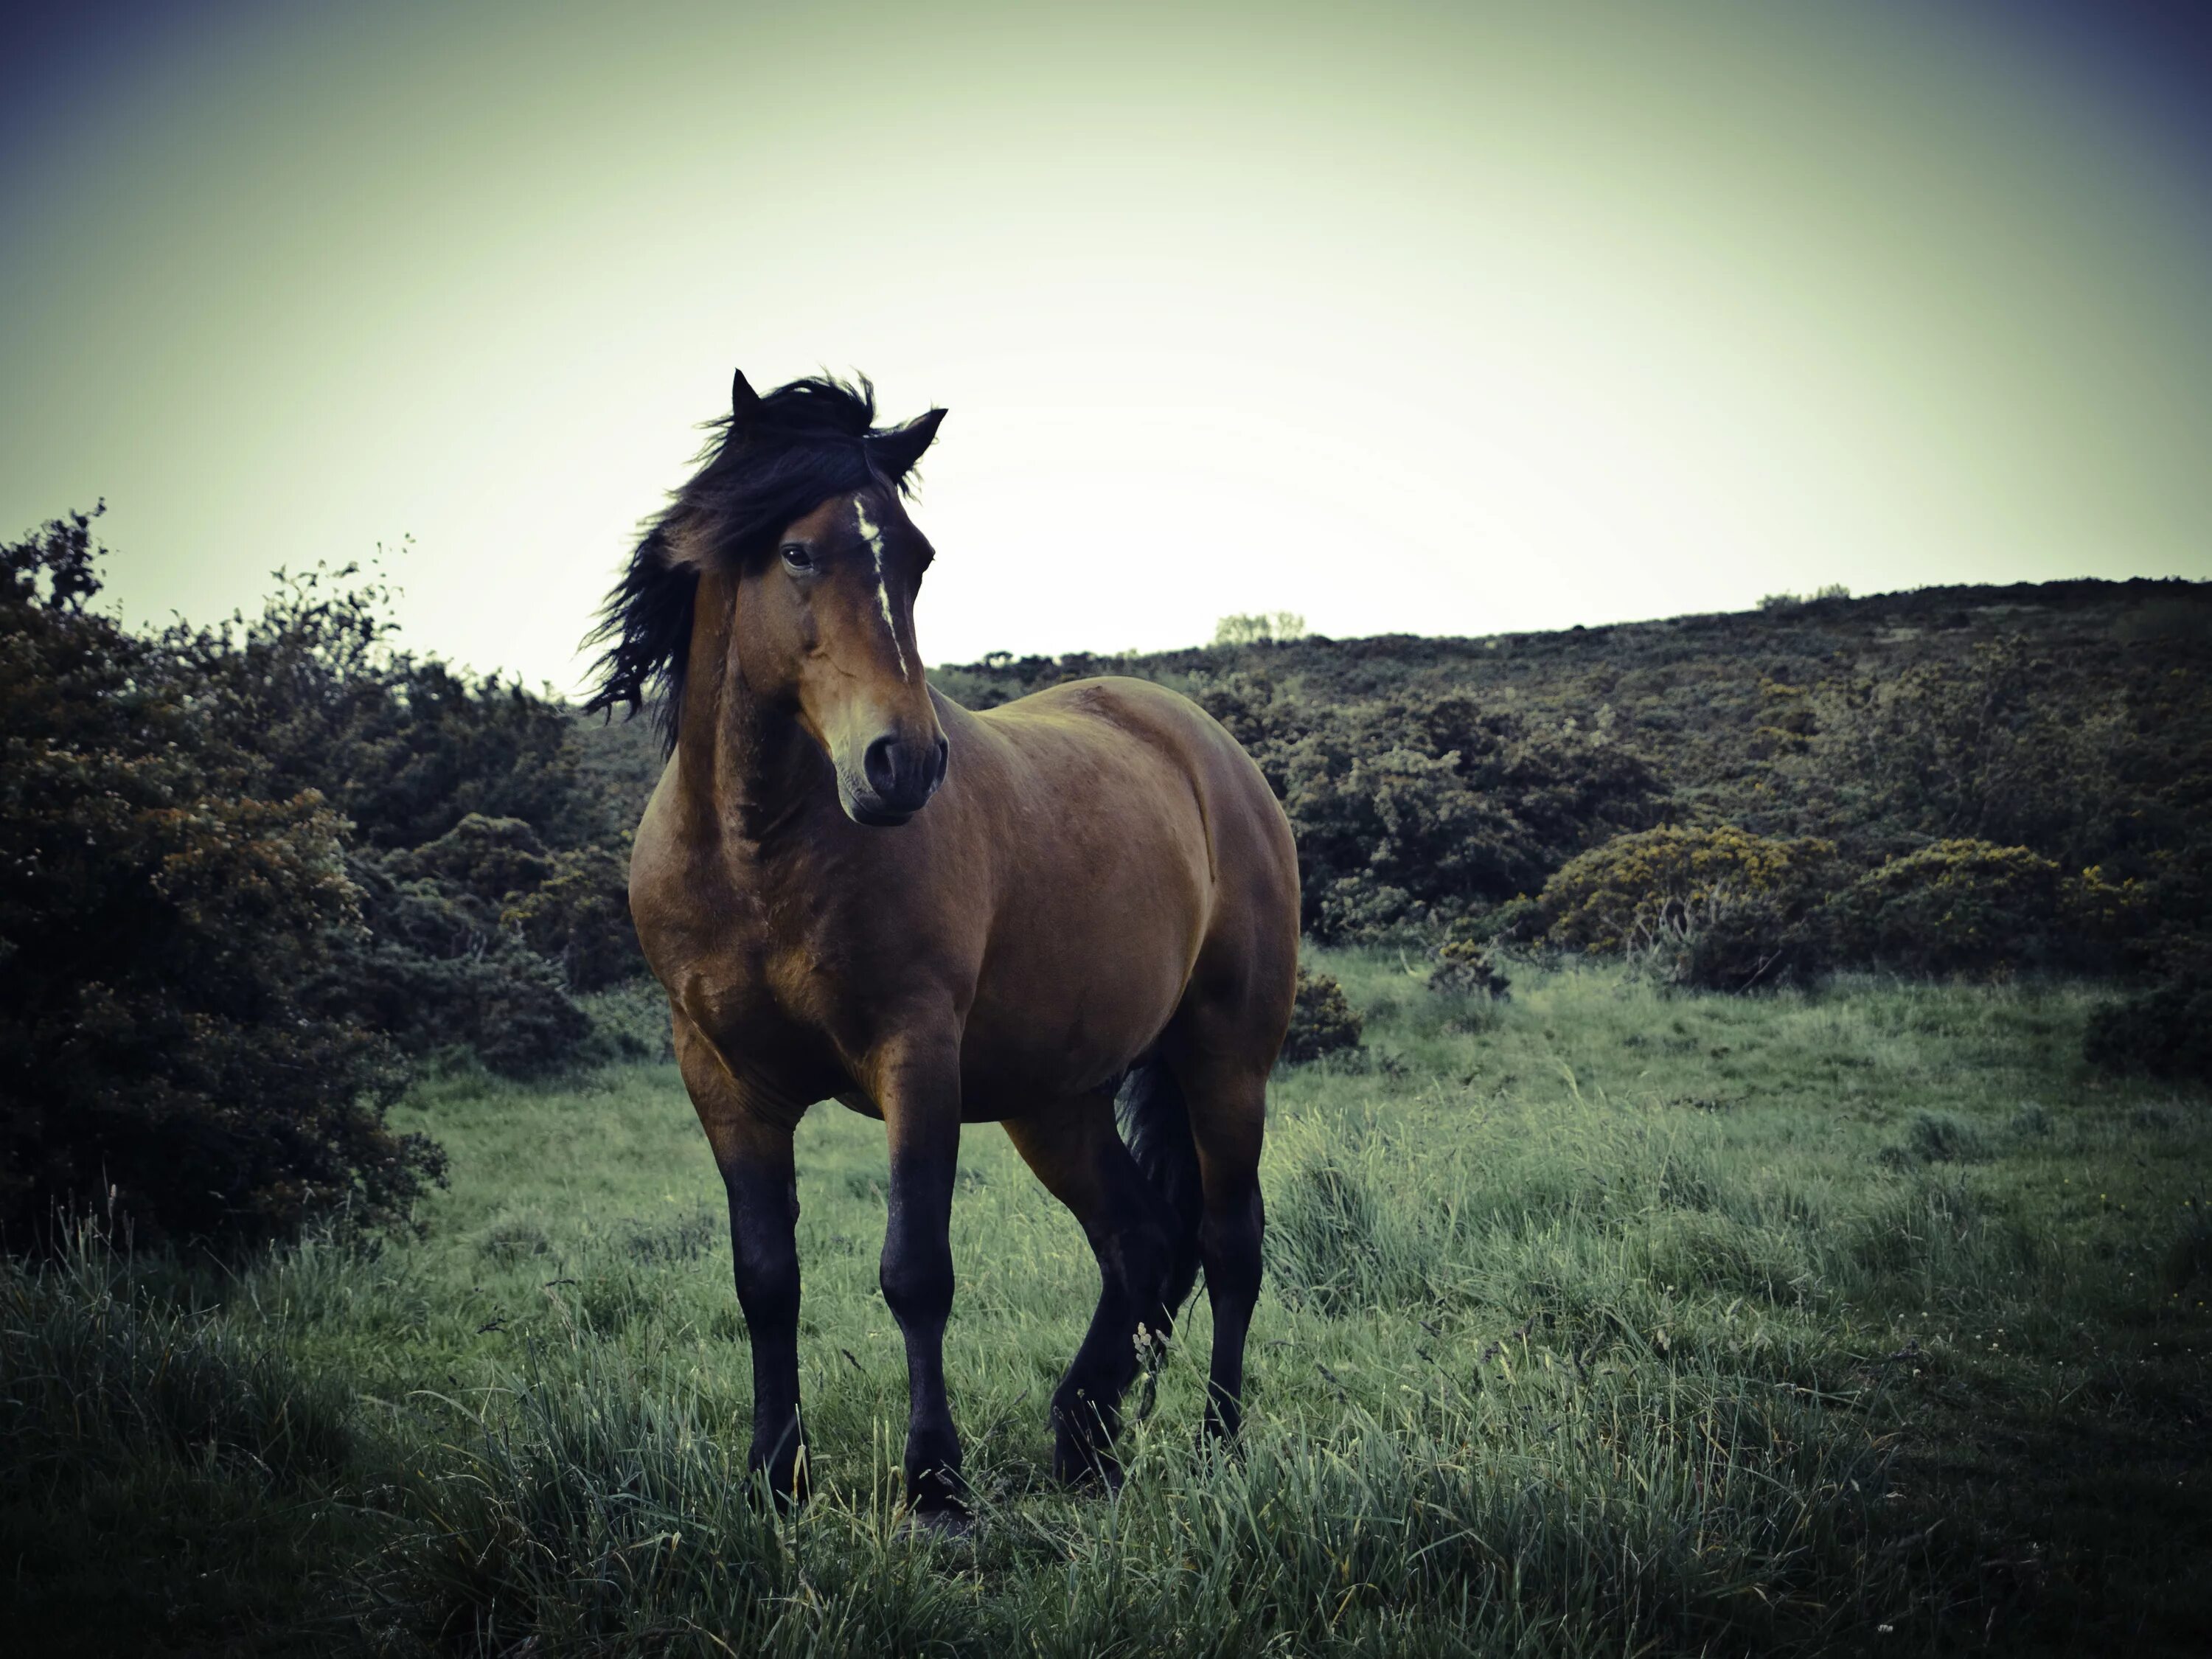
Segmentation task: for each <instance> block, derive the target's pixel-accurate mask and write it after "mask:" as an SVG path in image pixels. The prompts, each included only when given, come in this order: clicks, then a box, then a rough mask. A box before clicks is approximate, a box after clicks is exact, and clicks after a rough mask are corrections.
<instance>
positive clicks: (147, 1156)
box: [0, 514, 442, 1245]
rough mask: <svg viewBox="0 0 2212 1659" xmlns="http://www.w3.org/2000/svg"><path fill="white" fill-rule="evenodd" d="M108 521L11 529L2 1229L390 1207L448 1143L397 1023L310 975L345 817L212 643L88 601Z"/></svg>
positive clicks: (2, 630)
mask: <svg viewBox="0 0 2212 1659" xmlns="http://www.w3.org/2000/svg"><path fill="white" fill-rule="evenodd" d="M95 552H96V550H95V548H94V544H93V542H92V538H91V520H90V518H89V517H88V515H84V514H74V515H72V516H70V518H67V519H64V520H56V521H54V522H52V523H50V524H48V525H47V526H46V527H45V529H44V530H43V531H42V532H39V533H37V534H34V535H33V536H31V537H29V538H26V539H24V540H22V541H20V542H17V543H15V544H12V545H9V546H8V547H6V548H4V549H0V743H3V744H4V745H5V756H6V759H5V764H4V767H0V1230H3V1231H4V1235H5V1237H6V1239H7V1241H8V1242H9V1243H11V1244H17V1245H20V1244H23V1243H31V1242H33V1241H35V1240H38V1239H40V1238H41V1237H46V1236H47V1235H48V1234H49V1232H50V1230H51V1228H52V1225H53V1222H54V1219H55V1217H56V1214H57V1212H58V1210H59V1209H60V1208H62V1207H64V1206H74V1207H76V1209H78V1210H80V1211H97V1212H106V1213H108V1214H110V1215H112V1217H114V1218H115V1219H116V1220H117V1221H118V1222H119V1223H122V1224H125V1225H129V1226H130V1227H131V1228H132V1229H133V1230H134V1231H135V1232H136V1233H137V1236H138V1237H140V1238H142V1239H151V1238H155V1237H172V1236H175V1237H197V1238H204V1239H209V1240H220V1241H237V1240H250V1239H253V1238H259V1237H270V1236H275V1235H278V1234H282V1233H285V1232H289V1231H293V1230H295V1229H296V1228H297V1227H298V1226H300V1225H301V1224H302V1223H304V1222H305V1221H307V1220H308V1219H309V1218H312V1217H314V1216H317V1215H320V1214H326V1213H329V1212H332V1211H334V1210H337V1209H340V1208H349V1209H350V1210H351V1211H352V1212H353V1213H354V1214H355V1215H356V1217H357V1218H361V1219H363V1220H367V1221H380V1220H389V1219H392V1218H398V1217H399V1216H401V1215H404V1212H405V1211H406V1209H407V1207H408V1206H409V1204H410V1202H411V1201H412V1200H413V1199H414V1198H415V1197H416V1195H417V1194H419V1193H420V1192H421V1191H422V1188H423V1186H424V1184H425V1183H426V1182H429V1181H432V1180H435V1179H436V1178H437V1177H438V1176H439V1174H440V1172H441V1167H442V1165H441V1158H440V1155H439V1153H438V1152H437V1150H436V1149H435V1147H434V1146H431V1145H430V1144H429V1143H428V1141H427V1140H425V1139H422V1137H420V1136H401V1135H395V1134H393V1133H391V1131H389V1130H388V1129H387V1128H386V1126H385V1122H384V1108H385V1106H386V1103H388V1102H389V1101H390V1100H391V1099H392V1097H393V1096H394V1094H395V1092H396V1091H397V1089H398V1085H399V1084H400V1082H401V1080H402V1073H401V1072H400V1070H399V1068H398V1066H397V1064H396V1063H395V1059H394V1056H393V1054H392V1049H391V1047H390V1045H389V1043H388V1042H386V1040H385V1039H384V1038H383V1037H381V1036H380V1035H378V1034H377V1033H376V1032H374V1031H373V1030H369V1029H368V1028H366V1027H365V1026H364V1025H362V1024H361V1023H360V1022H359V1021H357V1020H355V1019H353V1018H348V1017H346V1016H345V1015H343V1013H337V1012H330V1011H328V1010H325V1009H324V1008H322V1007H320V1006H318V1005H317V1003H316V1002H315V1001H314V1000H313V997H312V996H311V995H310V994H308V987H310V986H311V985H312V983H313V981H315V979H316V977H317V975H319V973H321V972H322V971H323V970H325V969H326V967H327V965H328V964H329V963H330V962H331V959H332V956H333V953H334V951H335V950H336V949H337V945H339V943H340V942H341V941H343V940H344V939H347V938H349V937H352V936H357V934H358V932H359V927H360V921H359V894H358V891H357V890H356V887H355V886H354V884H352V882H351V881H350V880H349V878H348V876H347V872H346V866H345V860H344V844H343V820H342V819H341V818H340V817H338V815H337V813H336V812H335V811H332V810H331V807H330V806H329V805H327V803H326V802H325V800H324V799H323V798H322V797H321V796H320V795H319V793H317V792H315V791H313V790H312V789H302V790H299V791H296V792H293V793H278V791H276V790H274V789H271V788H270V787H268V786H269V784H270V778H269V775H268V774H267V772H266V770H265V769H264V767H263V766H262V765H261V764H260V763H259V761H258V758H257V757H255V756H254V755H253V754H252V753H251V752H250V751H248V750H245V749H243V748H241V747H240V745H239V744H237V743H236V742H235V741H234V735H233V732H232V731H231V730H230V728H229V727H228V726H227V724H226V722H225V721H224V720H222V719H221V718H219V717H218V715H217V712H216V711H217V709H218V708H219V705H220V701H221V700H220V698H219V697H216V696H212V695H210V688H209V685H208V684H207V681H206V678H205V677H204V674H203V673H202V672H201V671H200V665H199V663H198V661H197V659H196V658H195V656H194V655H193V653H190V652H179V651H178V650H176V649H175V648H174V641H160V640H157V641H146V640H142V639H139V638H137V637H134V636H133V635H130V634H128V633H127V632H125V630H123V629H120V628H119V627H118V626H117V625H116V624H115V623H112V622H110V621H109V620H107V619H106V618H105V617H100V616H98V615H96V614H94V613H90V612H88V611H86V610H85V608H84V605H85V601H86V600H87V599H89V598H91V597H92V596H93V595H94V594H95V593H96V592H98V591H99V586H100V584H99V580H98V577H97V574H96V573H95V569H94V563H95Z"/></svg>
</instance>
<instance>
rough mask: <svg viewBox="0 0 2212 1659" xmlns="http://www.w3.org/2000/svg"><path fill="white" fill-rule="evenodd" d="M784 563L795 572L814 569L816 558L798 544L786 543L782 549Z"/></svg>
mask: <svg viewBox="0 0 2212 1659" xmlns="http://www.w3.org/2000/svg"><path fill="white" fill-rule="evenodd" d="M781 551H782V553H783V562H784V563H786V564H787V565H788V566H790V567H791V568H793V570H811V569H813V568H814V556H813V555H812V554H811V553H810V552H808V551H807V550H806V549H805V548H804V547H802V546H801V545H800V544H799V543H797V542H786V543H785V544H783V547H782V549H781Z"/></svg>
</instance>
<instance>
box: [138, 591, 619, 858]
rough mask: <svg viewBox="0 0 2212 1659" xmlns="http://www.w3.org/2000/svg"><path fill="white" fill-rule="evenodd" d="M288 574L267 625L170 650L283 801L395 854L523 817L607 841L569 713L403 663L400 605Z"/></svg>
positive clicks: (480, 680)
mask: <svg viewBox="0 0 2212 1659" xmlns="http://www.w3.org/2000/svg"><path fill="white" fill-rule="evenodd" d="M277 574H278V580H279V582H280V584H281V586H279V588H278V591H277V592H276V594H274V595H273V596H272V597H271V598H270V599H269V600H268V602H267V604H266V605H264V607H263V610H262V612H261V614H260V615H259V616H258V617H250V618H249V617H233V618H232V619H231V621H230V622H229V623H228V624H226V625H224V626H222V627H219V628H201V629H194V628H186V627H181V626H180V627H179V628H176V629H172V630H171V631H170V632H169V633H168V634H167V635H165V636H163V639H162V641H161V644H162V647H163V648H164V649H165V650H167V651H168V652H169V653H172V654H173V655H175V656H176V657H178V658H179V660H180V661H182V662H184V663H185V664H186V665H189V667H190V669H191V671H192V674H193V678H195V680H196V681H197V684H198V687H199V690H198V692H197V696H198V697H199V699H200V700H201V701H202V702H204V704H205V705H206V707H207V711H208V714H209V716H210V719H212V720H215V721H216V723H218V724H220V725H221V726H223V727H224V728H225V729H227V730H228V731H230V732H234V733H235V734H237V735H238V737H239V739H240V741H241V742H242V743H243V744H246V746H249V747H250V748H251V749H252V751H253V753H254V755H255V756H256V757H257V761H258V765H259V767H260V769H261V770H262V773H263V775H264V776H265V777H266V778H267V779H268V780H269V787H270V789H271V790H272V791H274V792H276V793H281V794H283V795H286V796H289V795H290V794H294V793H297V792H298V791H300V790H301V789H319V790H320V791H321V792H322V793H323V794H324V796H325V799H328V800H329V801H330V803H331V805H332V806H334V807H335V808H337V811H339V812H340V813H341V814H343V816H344V817H346V818H348V819H349V820H350V821H351V823H352V824H353V826H354V836H355V839H356V841H357V842H362V843H366V844H367V845H369V846H372V847H375V848H383V849H398V848H415V847H420V846H422V845H423V844H424V843H425V842H431V841H435V840H436V839H437V838H438V837H440V836H445V835H447V834H448V833H450V832H451V831H452V830H453V829H454V827H455V826H456V825H458V824H459V823H460V822H461V820H462V819H463V818H465V817H468V816H469V815H470V814H471V813H477V814H480V815H482V816H483V817H490V818H519V819H520V820H522V821H523V822H524V823H527V824H528V825H529V826H530V827H531V829H532V830H533V831H534V832H535V833H536V834H537V836H538V838H539V839H540V840H542V841H544V842H546V843H547V844H548V845H550V846H556V847H574V846H579V845H581V844H583V843H585V842H590V841H592V840H593V839H594V838H596V837H598V836H601V835H603V834H604V833H605V831H606V829H607V826H606V824H605V822H604V819H603V815H602V809H601V807H600V805H599V801H598V799H596V797H595V796H594V795H593V793H592V790H591V788H590V787H589V786H588V784H587V782H586V780H585V779H584V778H583V777H582V776H581V775H580V771H579V769H578V766H577V762H576V754H575V750H574V745H573V744H571V743H570V741H569V732H570V727H571V725H572V720H571V716H570V715H569V713H568V709H567V708H565V707H564V706H563V705H562V704H561V703H559V702H555V701H554V700H552V699H551V698H549V697H542V696H535V695H533V694H532V693H531V692H529V691H526V690H524V689H523V687H522V686H521V685H520V684H519V683H515V682H513V681H507V680H502V679H501V678H499V677H498V676H497V675H483V676H475V677H471V676H470V675H467V674H465V673H462V672H459V671H456V670H454V669H453V667H451V666H450V665H447V664H446V663H443V662H440V661H438V660H436V659H434V658H420V657H416V656H414V655H412V654H410V653H406V652H404V651H394V650H392V649H391V648H390V647H389V645H388V643H387V641H388V640H389V636H390V635H392V632H393V630H394V629H395V628H396V626H397V624H396V623H393V622H392V620H391V617H390V616H389V603H390V595H389V593H388V592H386V590H385V589H384V588H383V587H382V586H380V585H379V584H378V583H376V582H375V581H374V580H368V579H367V578H365V577H363V576H362V573H361V572H360V571H359V570H358V569H357V568H356V567H353V566H350V565H349V566H347V567H345V568H342V569H339V570H336V571H323V570H318V571H315V572H313V573H310V574H306V575H289V574H286V573H284V572H282V571H280V572H278V573H277Z"/></svg>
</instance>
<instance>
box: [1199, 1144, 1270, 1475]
mask: <svg viewBox="0 0 2212 1659" xmlns="http://www.w3.org/2000/svg"><path fill="white" fill-rule="evenodd" d="M1262 1225H1263V1218H1262V1214H1261V1205H1260V1182H1259V1178H1258V1176H1257V1173H1256V1172H1254V1173H1252V1174H1249V1175H1247V1176H1243V1178H1241V1179H1237V1180H1233V1181H1232V1180H1224V1181H1222V1182H1219V1183H1218V1191H1217V1183H1216V1182H1214V1181H1213V1180H1212V1179H1209V1180H1208V1181H1207V1182H1206V1218H1205V1220H1203V1221H1202V1222H1200V1224H1199V1230H1198V1251H1199V1260H1200V1261H1201V1262H1202V1263H1203V1264H1204V1265H1205V1267H1206V1300H1207V1301H1208V1302H1209V1303H1211V1304H1212V1308H1213V1355H1212V1365H1211V1366H1210V1368H1209V1369H1208V1371H1207V1375H1206V1433H1207V1434H1208V1435H1209V1436H1211V1437H1214V1438H1217V1439H1228V1438H1231V1437H1233V1436H1235V1434H1236V1433H1237V1429H1238V1428H1239V1427H1240V1426H1242V1425H1243V1420H1244V1407H1243V1396H1244V1341H1245V1338H1246V1336H1247V1335H1248V1334H1249V1333H1250V1331H1251V1328H1252V1309H1253V1307H1254V1305H1255V1304H1256V1303H1257V1302H1258V1301H1259V1299H1260V1240H1261V1228H1262Z"/></svg>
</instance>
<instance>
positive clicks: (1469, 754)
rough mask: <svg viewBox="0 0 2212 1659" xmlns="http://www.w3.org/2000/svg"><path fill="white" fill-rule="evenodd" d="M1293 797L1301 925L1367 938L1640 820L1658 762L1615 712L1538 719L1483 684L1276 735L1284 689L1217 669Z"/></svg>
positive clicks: (1448, 907)
mask: <svg viewBox="0 0 2212 1659" xmlns="http://www.w3.org/2000/svg"><path fill="white" fill-rule="evenodd" d="M1200 695H1201V696H1205V697H1208V698H1209V699H1211V700H1212V702H1218V703H1219V704H1220V705H1221V707H1222V710H1223V717H1224V718H1225V719H1226V720H1238V721H1241V722H1242V723H1243V731H1242V732H1240V736H1243V738H1244V740H1245V741H1246V742H1247V744H1248V746H1249V747H1251V749H1252V750H1253V754H1254V757H1255V759H1256V760H1257V761H1258V762H1259V763H1260V766H1261V770H1262V771H1263V772H1265V773H1266V774H1267V777H1268V781H1270V782H1271V783H1272V784H1273V785H1274V787H1275V788H1276V790H1277V792H1278V793H1279V794H1280V795H1281V796H1282V799H1283V805H1284V810H1285V811H1286V812H1287V813H1288V814H1289V816H1290V819H1291V829H1292V831H1293V832H1294V833H1295V835H1296V836H1297V846H1298V873H1299V878H1300V879H1301V881H1302V882H1303V883H1304V891H1305V895H1306V902H1305V918H1304V919H1305V925H1306V928H1307V930H1308V931H1309V932H1310V933H1312V934H1313V935H1314V936H1315V937H1316V938H1317V939H1322V940H1324V941H1328V940H1336V939H1371V938H1375V937H1377V936H1379V935H1382V934H1384V933H1389V932H1391V931H1393V930H1395V929H1400V928H1403V927H1407V926H1408V925H1411V924H1413V923H1416V922H1418V921H1421V920H1422V919H1423V918H1424V917H1425V915H1427V914H1428V913H1430V912H1431V911H1433V912H1436V913H1437V914H1439V915H1444V916H1447V917H1450V916H1459V915H1466V914H1468V912H1470V911H1472V910H1474V909H1476V908H1480V907H1482V906H1484V905H1487V904H1492V903H1497V902H1501V901H1504V900H1507V899H1510V898H1511V897H1513V896H1515V895H1516V894H1517V893H1522V892H1526V891H1529V890H1534V888H1536V887H1538V886H1541V884H1542V883H1543V880H1544V878H1546V877H1547V875H1549V874H1550V873H1551V872H1553V870H1555V869H1557V868H1558V867H1559V865H1560V864H1561V863H1562V862H1564V861H1565V860H1567V859H1568V858H1571V857H1572V856H1573V855H1574V854H1577V853H1578V852H1581V851H1583V850H1584V849H1585V848H1589V847H1590V846H1591V845H1593V844H1595V843H1596V842H1600V841H1602V840H1603V839H1605V838H1606V837H1607V836H1610V835H1612V834H1613V833H1615V832H1616V831H1618V830H1621V829H1642V828H1644V826H1645V825H1647V824H1649V823H1650V822H1651V820H1652V819H1653V817H1656V814H1657V812H1658V811H1659V807H1660V803H1661V800H1662V793H1661V791H1660V788H1659V785H1658V781H1657V778H1656V775H1655V774H1654V773H1653V772H1652V770H1651V769H1650V765H1649V764H1648V763H1646V762H1645V761H1644V759H1643V758H1642V757H1640V756H1639V755H1638V754H1636V753H1634V752H1632V750H1629V749H1628V748H1626V746H1625V745H1623V744H1620V743H1618V742H1616V741H1615V740H1614V739H1613V736H1612V735H1611V731H1610V726H1609V722H1608V721H1607V720H1604V719H1600V720H1595V721H1593V722H1591V723H1590V724H1589V725H1588V726H1583V725H1580V724H1577V722H1576V721H1575V720H1562V721H1558V722H1555V723H1554V722H1547V723H1544V724H1541V725H1539V724H1534V723H1531V722H1528V721H1526V720H1522V718H1521V717H1520V716H1518V715H1516V714H1511V713H1510V712H1506V711H1502V710H1498V709H1490V708H1483V707H1482V706H1480V704H1478V703H1477V702H1475V701H1474V699H1473V698H1470V697H1467V696H1430V697H1425V698H1420V699H1413V700H1402V701H1394V702H1388V703H1383V704H1377V705H1373V706H1370V707H1368V708H1363V709H1359V710H1356V711H1353V712H1351V713H1340V712H1337V711H1333V710H1326V709H1320V710H1317V709H1313V708H1308V709H1307V710H1306V711H1305V713H1306V719H1307V726H1306V729H1304V731H1303V732H1299V733H1298V734H1297V735H1296V736H1295V737H1287V738H1286V737H1283V736H1279V735H1275V733H1277V732H1279V731H1280V730H1281V729H1282V726H1283V724H1284V720H1285V716H1284V715H1283V714H1281V713H1280V704H1279V702H1274V703H1272V704H1261V703H1257V702H1255V699H1254V697H1253V696H1251V688H1249V687H1248V686H1242V685H1240V686H1237V687H1234V688H1224V687H1221V686H1218V685H1216V684H1211V683H1210V684H1207V685H1206V686H1202V687H1200Z"/></svg>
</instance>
